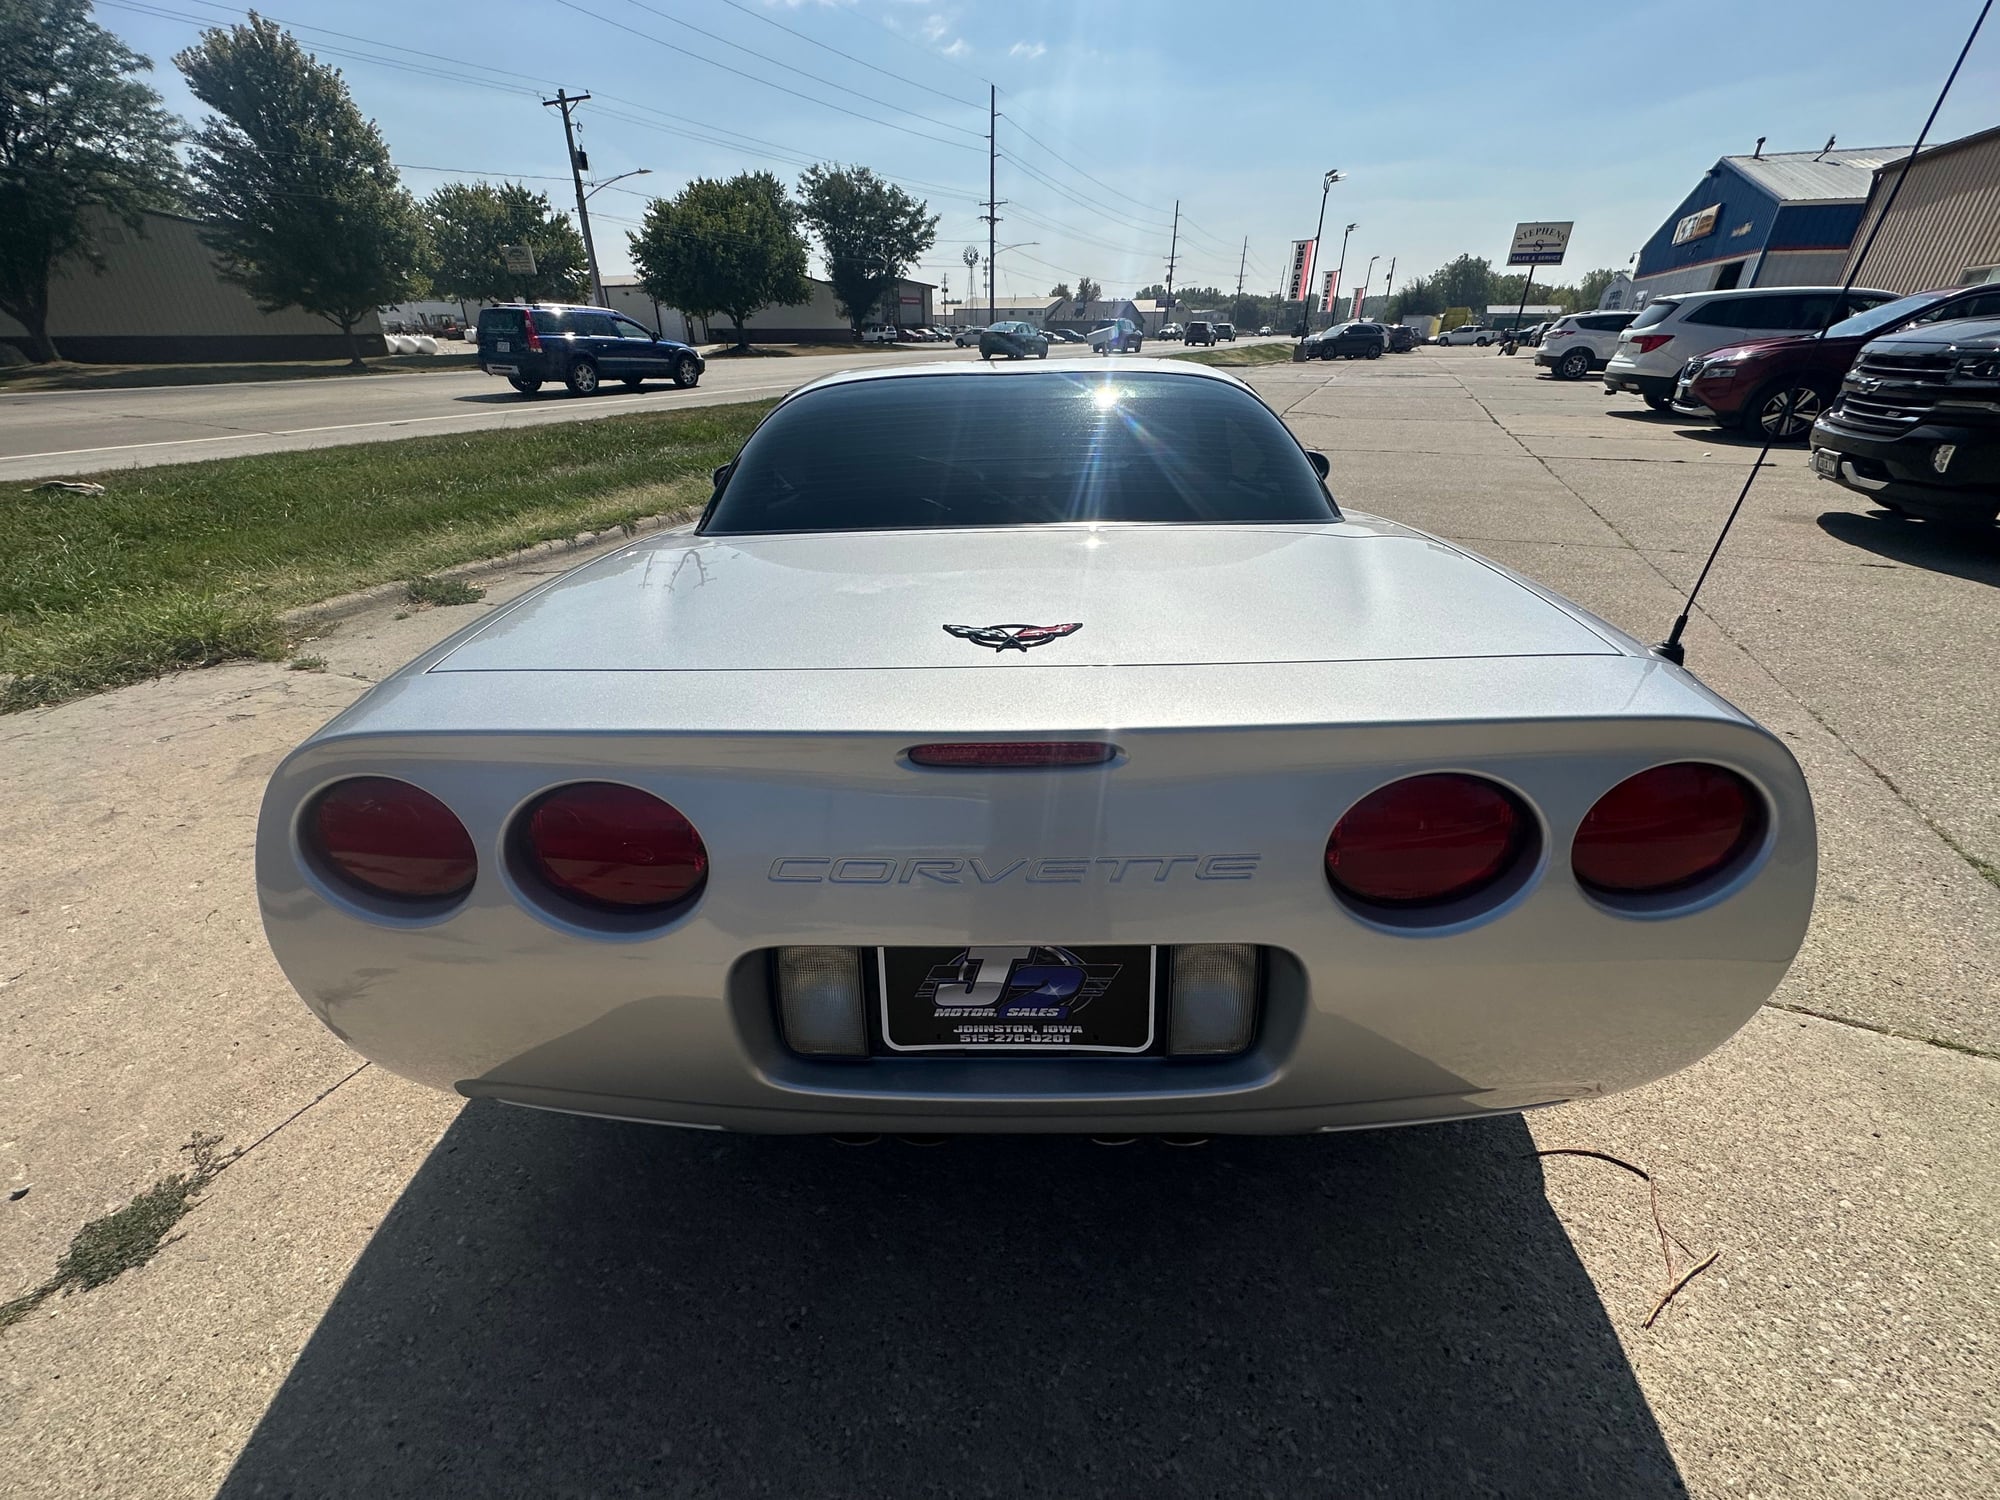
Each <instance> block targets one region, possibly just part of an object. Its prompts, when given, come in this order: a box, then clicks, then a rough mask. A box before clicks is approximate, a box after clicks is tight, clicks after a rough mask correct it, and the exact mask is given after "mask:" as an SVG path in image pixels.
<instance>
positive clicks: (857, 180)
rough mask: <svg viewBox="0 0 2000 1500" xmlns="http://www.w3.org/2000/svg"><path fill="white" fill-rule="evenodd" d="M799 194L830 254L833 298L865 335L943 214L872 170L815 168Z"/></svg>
mask: <svg viewBox="0 0 2000 1500" xmlns="http://www.w3.org/2000/svg"><path fill="white" fill-rule="evenodd" d="M799 198H800V200H801V202H802V205H803V207H802V213H803V216H804V218H805V221H806V223H807V224H809V225H810V226H812V231H813V233H814V234H815V235H817V236H818V237H819V247H820V251H821V253H822V254H824V255H825V256H826V277H827V280H829V281H831V282H832V283H833V300H834V302H835V303H836V304H837V305H838V306H839V308H840V310H841V311H842V312H843V313H845V314H846V315H847V320H848V322H849V323H850V324H851V325H853V327H854V330H855V331H856V332H857V333H858V332H860V330H861V325H862V323H864V322H865V321H867V319H868V318H870V317H871V316H873V315H874V313H875V310H876V308H877V307H879V306H881V304H882V301H883V299H884V298H886V297H888V296H890V295H892V294H893V293H894V291H895V289H896V283H897V282H899V281H901V280H902V279H903V277H904V275H905V274H907V273H908V271H909V269H910V267H911V266H913V265H914V264H916V261H917V258H918V257H919V256H921V255H922V254H923V253H924V252H925V251H926V250H928V249H930V247H931V246H932V245H933V244H935V243H936V242H937V223H938V216H937V215H936V214H933V213H926V212H925V209H926V208H928V207H929V205H928V204H926V203H924V202H922V201H921V200H920V199H916V198H912V197H911V196H910V195H909V194H908V193H906V192H904V191H903V190H902V189H901V188H899V187H897V186H896V185H895V184H894V183H893V182H885V181H883V180H882V179H881V178H880V177H877V176H876V175H875V174H874V173H873V172H871V171H869V170H868V168H866V167H842V166H831V167H828V166H814V167H808V168H807V169H806V171H805V173H804V174H803V175H802V176H801V177H800V178H799Z"/></svg>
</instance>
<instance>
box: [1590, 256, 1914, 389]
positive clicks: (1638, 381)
mask: <svg viewBox="0 0 2000 1500" xmlns="http://www.w3.org/2000/svg"><path fill="white" fill-rule="evenodd" d="M1894 300H1895V293H1893V292H1883V291H1877V290H1875V289H1873V288H1870V287H1856V288H1855V289H1854V290H1853V291H1851V292H1847V293H1845V294H1843V293H1842V291H1841V289H1840V288H1839V287H1837V286H1787V287H1737V288H1733V289H1731V290H1729V291H1725V292H1680V293H1675V294H1672V295H1669V296H1664V297H1655V298H1654V299H1653V300H1652V301H1651V302H1649V303H1647V304H1646V306H1645V307H1644V308H1642V309H1641V310H1640V312H1639V316H1638V317H1636V318H1634V319H1633V320H1632V323H1631V325H1630V326H1629V327H1628V328H1626V330H1625V331H1624V332H1623V333H1621V334H1619V335H1618V346H1617V348H1616V349H1615V350H1613V351H1612V355H1611V358H1610V360H1609V361H1607V362H1606V364H1605V366H1604V389H1605V391H1606V393H1607V394H1611V395H1616V394H1617V393H1618V392H1620V391H1631V392H1633V393H1635V394H1636V395H1638V396H1639V397H1641V398H1642V399H1643V400H1644V401H1645V403H1646V404H1647V405H1648V406H1650V407H1652V409H1653V410H1654V411H1659V412H1669V411H1671V409H1672V404H1673V399H1674V385H1675V383H1676V382H1677V381H1678V380H1679V378H1680V372H1681V367H1682V366H1683V365H1685V364H1686V363H1687V362H1688V361H1689V360H1690V359H1692V358H1694V357H1695V356H1696V355H1698V354H1707V353H1710V352H1711V351H1713V350H1716V349H1720V348H1721V347H1722V346H1723V345H1724V344H1740V343H1742V342H1743V341H1744V340H1745V339H1752V338H1776V337H1779V336H1781V335H1785V334H1799V333H1817V332H1819V330H1820V329H1822V328H1824V327H1826V326H1827V325H1828V324H1829V323H1837V322H1839V321H1840V320H1841V319H1842V318H1846V317H1851V316H1852V315H1853V314H1855V313H1857V312H1861V311H1863V310H1865V309H1867V308H1870V307H1876V306H1879V305H1880V304H1882V303H1884V302H1891V301H1894Z"/></svg>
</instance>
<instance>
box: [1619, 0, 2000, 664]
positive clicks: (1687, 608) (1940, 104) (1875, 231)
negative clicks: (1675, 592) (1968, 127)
mask: <svg viewBox="0 0 2000 1500" xmlns="http://www.w3.org/2000/svg"><path fill="white" fill-rule="evenodd" d="M1992 9H1993V0H1986V3H1985V4H1983V5H1981V6H1980V7H1979V14H1978V16H1977V17H1975V18H1974V20H1973V22H1972V30H1971V31H1970V32H1968V33H1967V34H1966V38H1965V45H1964V46H1963V47H1960V48H1959V49H1958V61H1957V62H1955V63H1953V64H1952V65H1951V72H1949V73H1948V74H1946V75H1945V80H1944V87H1943V88H1941V89H1939V90H1938V96H1937V102H1936V103H1935V104H1933V105H1931V113H1930V118H1929V119H1927V120H1925V121H1924V128H1923V129H1922V130H1920V131H1918V132H1917V143H1916V145H1914V146H1912V147H1910V154H1909V155H1908V156H1906V157H1904V158H1903V164H1902V167H1901V168H1900V169H1899V170H1898V171H1897V173H1896V181H1895V183H1894V184H1893V185H1892V186H1891V187H1890V189H1889V196H1888V197H1887V198H1885V199H1883V200H1882V211H1881V212H1880V213H1878V214H1876V215H1875V222H1874V224H1872V225H1871V226H1870V227H1869V230H1868V238H1867V239H1865V240H1863V241H1862V242H1861V253H1860V254H1859V255H1857V256H1855V257H1854V265H1853V268H1852V269H1851V270H1849V271H1848V273H1847V280H1846V281H1845V282H1843V283H1842V284H1841V288H1840V297H1839V298H1836V299H1835V301H1834V308H1833V310H1834V311H1836V312H1837V311H1838V310H1839V308H1840V304H1841V301H1843V300H1844V299H1845V298H1846V296H1847V294H1848V293H1849V292H1850V291H1852V290H1853V289H1854V279H1855V277H1857V276H1859V275H1860V274H1861V265H1862V262H1864V261H1866V260H1867V259H1868V252H1869V251H1870V250H1873V249H1874V248H1875V237H1876V236H1877V235H1879V234H1880V233H1881V232H1882V226H1883V224H1885V223H1887V222H1888V218H1889V210H1890V209H1892V208H1894V207H1895V206H1896V199H1897V198H1898V197H1899V196H1900V195H1901V194H1902V191H1903V184H1904V183H1906V182H1908V181H1909V180H1910V168H1911V166H1912V165H1914V164H1915V162H1916V159H1917V153H1918V152H1920V151H1922V150H1923V149H1924V142H1925V141H1926V140H1928V139H1929V138H1930V133H1931V126H1933V125H1935V124H1937V117H1938V111H1939V110H1941V109H1943V108H1944V101H1945V96H1946V95H1948V94H1949V93H1950V92H1951V86H1952V85H1953V84H1954V83H1956V82H1957V81H1958V70H1959V69H1960V68H1962V67H1964V66H1965V58H1966V54H1967V53H1969V52H1971V51H1972V44H1973V43H1974V42H1975V41H1977V40H1978V39H1979V28H1980V27H1982V26H1984V25H1985V24H1986V14H1987V12H1988V11H1990V10H1992ZM1830 144H1831V143H1830V142H1829V145H1830ZM1827 326H1830V325H1823V326H1822V327H1821V328H1820V330H1819V331H1818V332H1817V333H1815V334H1814V335H1813V337H1814V338H1816V339H1823V338H1825V337H1826V327H1827ZM1776 442H1777V438H1776V437H1767V438H1765V439H1764V446H1763V448H1762V449H1760V450H1759V451H1758V454H1757V462H1755V463H1754V464H1752V465H1751V466H1750V472H1749V474H1747V475H1746V476H1745V477H1744V480H1743V488H1742V490H1741V492H1739V493H1738V494H1737V496H1736V503H1735V504H1734V505H1732V506H1730V507H1729V515H1728V517H1727V518H1726V519H1725V520H1724V521H1723V523H1722V531H1721V532H1720V533H1719V534H1718V535H1717V536H1716V538H1715V545H1714V546H1713V547H1711V548H1709V549H1708V561H1707V562H1705V563H1703V564H1702V565H1701V572H1700V574H1699V575H1697V576H1696V578H1695V581H1694V587H1693V588H1691V589H1689V590H1688V596H1687V599H1686V600H1685V601H1684V602H1683V603H1682V604H1681V612H1680V617H1679V618H1678V619H1676V620H1675V621H1674V628H1673V629H1672V630H1670V631H1668V632H1667V638H1666V639H1665V640H1664V641H1661V642H1660V643H1659V645H1657V646H1655V647H1654V648H1653V655H1655V656H1658V657H1662V658H1664V659H1665V660H1667V661H1670V662H1672V663H1673V664H1674V665H1675V666H1680V665H1681V664H1683V663H1684V662H1685V661H1686V660H1687V647H1685V646H1683V645H1682V644H1681V633H1682V632H1683V631H1685V630H1686V629H1687V624H1688V616H1689V615H1690V614H1692V613H1693V612H1694V601H1695V596H1696V595H1697V594H1699V593H1700V592H1701V586H1702V585H1703V584H1704V583H1706V582H1708V570H1709V569H1710V568H1712V567H1714V566H1715V559H1716V555H1717V554H1718V553H1720V552H1721V551H1722V544H1723V543H1724V542H1725V541H1727V540H1728V539H1729V529H1730V527H1732V526H1734V525H1735V524H1736V517H1737V516H1738V515H1739V514H1741V513H1742V510H1743V502H1744V501H1745V500H1748V499H1749V498H1750V486H1751V485H1753V484H1755V483H1756V482H1757V476H1758V474H1759V473H1761V472H1762V471H1763V468H1764V464H1765V461H1766V460H1767V459H1769V458H1770V456H1771V448H1772V446H1773V445H1774V444H1775V443H1776Z"/></svg>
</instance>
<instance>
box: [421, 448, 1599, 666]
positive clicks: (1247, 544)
mask: <svg viewBox="0 0 2000 1500" xmlns="http://www.w3.org/2000/svg"><path fill="white" fill-rule="evenodd" d="M888 461H890V462H893V461H894V460H893V459H890V460H888ZM1069 625H1073V626H1075V627H1076V628H1075V629H1074V630H1073V631H1070V632H1067V633H1056V634H1052V635H1049V636H1047V637H1042V636H1037V635H1034V634H1029V635H1026V636H1021V635H1019V633H1018V632H1008V633H1002V634H1000V635H998V636H995V635H991V634H985V632H987V631H988V630H989V628H990V627H1018V626H1031V627H1050V626H1057V627H1059V626H1069ZM947 627H959V628H958V629H956V630H948V629H947ZM1010 635H1011V636H1012V637H1013V638H1011V639H1010ZM1621 654H1623V652H1622V650H1621V648H1620V646H1619V645H1618V644H1616V643H1615V642H1614V641H1613V640H1612V639H1611V638H1609V637H1608V636H1607V635H1605V634H1604V633H1602V632H1600V631H1599V630H1596V629H1593V628H1592V627H1591V626H1590V625H1589V624H1588V623H1586V621H1585V619H1584V618H1582V617H1580V616H1579V615H1577V614H1573V613H1571V612H1570V611H1568V610H1565V609H1563V608H1561V607H1560V606H1558V605H1557V604H1556V603H1554V602H1552V601H1551V600H1550V599H1548V598H1546V597H1544V596H1543V595H1542V594H1540V593H1538V592H1536V591H1534V590H1532V589H1530V588H1528V587H1527V586H1526V585H1525V584H1523V583H1522V582H1521V581H1520V580H1518V579H1516V578H1514V577H1513V576H1512V575H1510V574H1508V573H1506V572H1504V571H1502V570H1501V569H1499V568H1497V567H1495V566H1494V565H1492V564H1489V563H1487V562H1485V561H1483V560H1481V559H1478V558H1475V557H1472V556H1470V555H1469V554H1466V553H1464V552H1460V551H1459V550H1457V549H1456V548H1453V547H1450V546H1447V545H1446V544H1444V543H1443V542H1440V541H1438V540H1437V539H1435V538H1433V537H1428V536H1425V535H1424V534H1422V533H1420V532H1414V531H1410V530H1407V529H1405V528H1402V527H1399V526H1395V525H1393V524H1392V523H1388V522H1381V521H1374V520H1371V519H1367V518H1362V519H1354V518H1350V519H1348V520H1346V521H1343V522H1340V523H1337V524H1331V525H1320V526H1312V525H1293V526H1244V527H1231V526H1190V527H1177V526H1050V527H1032V528H1021V529H1018V530H990V531H964V530H950V531H929V532H925V531H905V532H840V533H821V534H816V535H787V536H736V537H723V536H717V537H700V536H694V535H691V534H685V533H684V534H679V535H674V536H669V537H663V538H659V539H657V540H654V541H650V542H647V543H644V544H641V545H639V546H635V547H631V548H627V549H625V550H623V551H621V552H618V553H614V554H613V555H612V556H610V557H607V558H605V559H603V560H601V561H599V562H597V563H594V564H592V565H590V566H588V567H585V568H581V569H579V570H578V571H577V572H575V573H573V574H570V575H569V576H567V577H565V578H563V579H560V580H558V581H557V582H556V583H554V584H553V585H551V586H549V587H547V588H545V589H543V590H540V591H538V592H537V593H535V594H532V595H529V596H528V597H526V598H524V599H523V600H522V601H520V602H519V603H518V604H516V605H514V606H512V607H510V608H508V609H505V610H503V611H501V612H500V613H499V614H498V615H496V616H495V617H494V618H493V619H492V620H490V621H488V622H487V623H486V624H485V625H483V626H482V627H479V628H478V629H476V630H474V631H472V632H471V633H469V634H468V635H466V636H464V637H462V638H460V640H459V641H458V642H457V644H456V645H454V646H453V647H451V648H450V649H448V650H447V651H446V652H445V654H444V655H443V656H442V657H441V658H440V659H439V660H437V661H435V662H433V663H432V665H431V668H430V670H432V671H434V672H494V671H536V672H563V671H592V670H596V671H602V670H617V671H628V672H631V671H641V672H648V671H649V672H686V671H733V672H743V671H753V672H754V671H799V670H853V669H860V668H885V669H909V668H931V667H957V668H968V667H981V666H984V667H988V668H992V669H1000V668H1007V669H1021V668H1028V667H1042V666H1051V667H1078V666H1113V665H1134V666H1170V665H1223V664H1230V663H1270V662H1293V661H1296V662H1335V661H1386V660H1424V659H1436V658H1451V657H1515V656H1616V655H1621Z"/></svg>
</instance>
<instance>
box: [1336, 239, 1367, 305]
mask: <svg viewBox="0 0 2000 1500" xmlns="http://www.w3.org/2000/svg"><path fill="white" fill-rule="evenodd" d="M1360 227H1361V226H1360V225H1359V224H1349V225H1348V226H1347V228H1346V229H1344V230H1342V231H1341V234H1340V264H1339V265H1338V266H1336V267H1335V268H1334V272H1333V294H1334V296H1336V297H1338V296H1339V295H1340V288H1341V286H1342V284H1343V283H1344V282H1345V281H1346V279H1347V237H1348V236H1349V235H1350V234H1352V233H1354V231H1355V230H1357V229H1359V228H1360Z"/></svg>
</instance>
